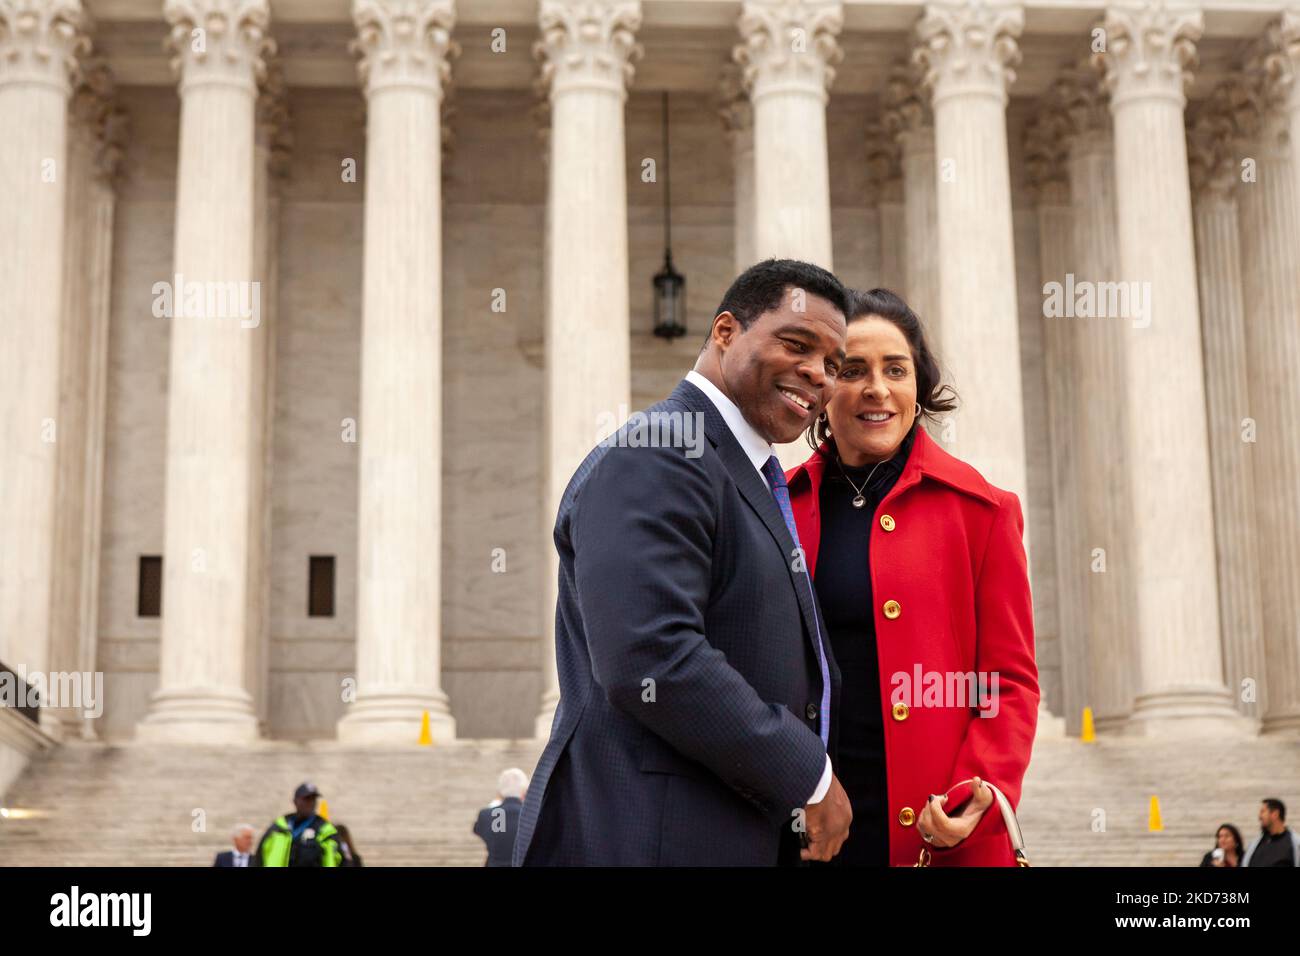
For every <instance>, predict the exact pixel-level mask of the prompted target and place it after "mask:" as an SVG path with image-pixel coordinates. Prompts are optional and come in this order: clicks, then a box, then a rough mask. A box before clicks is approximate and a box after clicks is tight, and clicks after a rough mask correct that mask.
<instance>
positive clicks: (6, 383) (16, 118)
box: [0, 0, 84, 672]
mask: <svg viewBox="0 0 1300 956" xmlns="http://www.w3.org/2000/svg"><path fill="white" fill-rule="evenodd" d="M81 24H82V13H81V5H80V3H77V2H75V0H62V2H53V0H18V2H13V3H10V4H7V5H5V6H4V7H0V131H2V132H0V435H3V436H4V438H3V441H0V456H2V457H0V529H3V530H0V662H3V663H4V664H5V665H7V666H8V667H11V668H13V669H15V670H20V671H24V672H32V671H35V672H44V671H45V670H47V669H48V666H49V654H50V630H51V621H50V599H51V594H52V590H53V542H54V522H55V494H56V474H57V456H58V447H59V443H60V442H61V441H62V440H63V435H62V432H61V425H60V422H59V324H60V314H61V306H62V298H63V297H62V289H63V282H64V275H63V270H64V241H65V234H66V223H65V207H66V202H67V190H68V182H69V175H68V172H69V171H68V168H67V161H66V160H67V135H66V129H67V117H68V94H69V92H70V89H71V87H70V83H71V79H72V76H73V75H74V73H75V69H76V68H75V58H76V55H77V53H78V52H79V51H80V49H81V47H82V45H83V44H84V40H83V39H82V37H81V35H80V33H79V32H78V31H79V30H80V28H81Z"/></svg>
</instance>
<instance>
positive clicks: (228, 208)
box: [137, 0, 274, 744]
mask: <svg viewBox="0 0 1300 956" xmlns="http://www.w3.org/2000/svg"><path fill="white" fill-rule="evenodd" d="M163 9H164V13H165V15H166V17H167V20H168V22H169V23H170V24H171V25H172V32H171V48H172V51H173V53H174V57H173V60H172V66H173V69H174V70H175V71H176V72H177V74H178V77H179V80H180V97H181V123H180V126H181V128H180V159H179V167H178V169H177V177H176V178H177V185H176V239H175V243H176V245H175V261H174V267H173V270H172V275H171V276H168V277H166V281H167V282H168V284H173V283H175V287H174V290H173V296H172V302H171V311H170V313H169V314H167V315H166V317H164V318H162V319H160V321H163V322H167V323H169V324H170V326H171V366H170V376H169V379H168V394H167V483H166V505H165V512H164V513H165V532H164V539H165V542H164V558H163V615H162V643H161V653H160V666H159V688H158V690H157V692H155V694H154V695H153V698H152V699H151V701H150V707H149V712H148V713H147V714H146V715H145V718H144V720H142V721H141V722H140V724H139V726H138V728H137V737H139V738H141V739H146V740H166V741H172V742H178V743H180V742H184V743H202V744H206V743H227V742H242V741H248V740H252V739H254V738H256V737H257V720H256V715H255V713H254V709H253V699H252V696H251V695H250V693H249V689H248V679H247V675H248V669H247V662H248V646H247V645H248V618H247V614H248V600H249V594H248V580H247V574H248V560H249V553H250V542H249V534H248V531H249V509H250V507H251V506H252V501H253V495H252V481H251V475H252V463H251V461H250V458H251V455H252V448H251V447H250V442H249V429H248V420H249V415H250V414H251V403H252V399H253V394H252V385H253V335H252V334H251V333H252V332H253V331H254V329H253V328H252V323H254V322H255V321H256V314H255V312H254V311H253V310H252V309H251V308H248V307H249V306H252V305H254V304H255V303H259V301H260V296H261V290H260V288H259V287H258V286H257V285H256V278H257V277H256V273H255V269H254V264H253V181H254V177H253V119H254V114H253V106H254V101H255V99H256V96H257V81H258V79H259V77H260V75H261V73H262V70H263V59H262V58H263V56H264V55H265V54H266V53H267V52H268V51H269V50H271V49H273V46H274V45H273V44H272V43H271V41H270V40H269V39H268V38H267V36H266V27H267V21H268V13H267V5H266V3H265V0H263V2H260V3H257V2H252V3H246V2H236V0H167V3H166V4H165V5H164V8H163ZM177 277H179V279H177ZM155 291H156V290H155Z"/></svg>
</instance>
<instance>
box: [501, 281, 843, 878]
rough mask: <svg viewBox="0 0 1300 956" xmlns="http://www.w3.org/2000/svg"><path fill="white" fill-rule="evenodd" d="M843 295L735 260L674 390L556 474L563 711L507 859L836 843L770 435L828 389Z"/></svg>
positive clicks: (812, 612)
mask: <svg viewBox="0 0 1300 956" xmlns="http://www.w3.org/2000/svg"><path fill="white" fill-rule="evenodd" d="M846 298H847V297H846V294H845V290H844V287H843V286H842V285H841V284H840V283H839V282H838V281H837V280H836V278H835V277H834V276H833V275H831V274H830V273H829V272H826V271H825V270H823V269H820V268H818V267H816V266H813V265H809V264H807V263H802V262H795V261H792V260H768V261H766V262H762V263H759V264H758V265H756V266H754V267H752V268H750V269H748V270H746V272H745V273H744V274H743V275H741V276H740V277H739V278H738V279H737V280H736V281H735V282H734V283H733V284H732V286H731V288H730V289H729V290H728V291H727V293H726V295H725V296H724V298H723V300H722V303H721V305H720V306H719V307H718V310H717V312H716V314H715V317H714V319H713V324H712V327H711V329H710V332H709V338H708V341H707V343H706V345H705V347H704V349H703V350H702V351H701V353H700V358H699V360H698V361H697V362H696V364H695V369H694V370H693V371H692V372H690V373H689V374H688V375H687V378H686V380H685V381H683V382H681V383H680V384H679V385H678V386H677V388H676V390H675V391H674V392H673V394H672V396H671V397H670V398H668V399H667V400H666V401H664V402H660V403H659V404H657V405H654V406H652V407H651V408H650V409H648V410H647V411H646V412H644V413H639V414H637V415H633V416H632V418H631V419H629V421H628V423H627V424H625V425H624V426H623V428H621V429H620V430H619V431H618V432H617V433H615V434H614V435H613V436H612V437H611V438H609V439H606V440H605V441H603V442H601V444H600V445H599V446H598V447H597V448H596V449H594V450H593V451H592V452H591V453H590V454H589V455H588V456H587V458H586V459H585V460H584V461H583V462H582V464H581V465H580V466H579V467H578V470H577V471H576V472H575V473H574V476H573V478H572V480H571V481H570V482H569V485H568V487H567V489H566V490H565V493H564V496H563V499H562V501H561V504H560V508H559V514H558V516H557V517H556V522H555V545H556V548H557V550H558V551H559V557H560V579H559V597H558V601H557V606H556V622H555V645H556V666H557V673H558V676H559V682H560V703H559V706H558V708H557V710H556V714H555V720H554V723H553V724H552V726H551V736H550V740H549V741H548V743H547V745H546V748H545V750H544V751H543V753H542V756H541V758H540V760H539V761H538V764H537V769H536V771H535V772H534V774H533V782H532V785H531V786H530V787H529V790H528V797H527V799H526V800H525V801H524V809H523V813H522V815H521V817H520V822H519V837H518V840H517V841H516V845H515V855H514V862H515V865H517V866H518V865H535V864H536V865H562V866H563V865H642V866H644V865H650V866H654V865H688V866H696V865H749V866H770V865H775V864H778V863H797V862H799V860H800V859H805V860H807V859H817V860H827V859H830V858H831V857H832V856H834V855H835V853H837V852H838V851H839V847H840V844H841V843H843V841H844V839H845V837H846V836H847V835H848V827H849V821H850V819H851V816H852V812H851V810H850V808H849V802H848V799H847V797H846V796H845V794H844V790H843V788H841V787H840V785H839V781H838V780H836V779H835V777H834V774H833V770H832V764H831V759H830V756H828V746H827V742H828V737H829V734H830V730H831V722H832V717H833V713H834V704H833V699H834V697H835V685H836V684H837V682H838V671H837V670H836V669H835V665H834V661H833V660H832V659H831V657H830V653H829V649H830V642H829V640H827V638H826V636H825V633H824V630H823V628H822V626H821V624H820V621H819V616H820V612H819V611H818V608H817V605H816V598H815V596H814V593H813V590H812V584H811V579H810V578H809V576H808V574H807V571H806V570H805V567H804V563H803V560H802V553H801V552H800V550H799V549H798V547H797V544H796V541H795V532H794V521H793V517H792V516H791V515H790V514H789V497H788V495H787V494H785V479H784V476H783V475H782V473H781V469H780V466H779V463H778V462H777V460H776V457H775V455H774V453H773V452H774V450H773V448H772V443H774V442H777V443H781V442H790V441H793V440H795V439H796V438H798V437H799V435H800V434H801V433H802V432H803V431H804V429H805V428H807V427H808V426H809V425H811V424H812V423H813V421H814V420H815V419H816V417H817V416H818V415H819V414H820V413H821V411H822V408H823V406H824V405H825V403H826V401H827V400H828V399H829V398H830V392H831V388H832V387H833V385H834V381H835V374H836V370H837V368H838V364H839V362H841V361H843V357H844V334H845V319H844V310H845V308H846ZM581 387H582V383H581V382H575V383H574V388H581ZM701 432H702V434H701ZM783 495H784V500H783V499H782V496H783Z"/></svg>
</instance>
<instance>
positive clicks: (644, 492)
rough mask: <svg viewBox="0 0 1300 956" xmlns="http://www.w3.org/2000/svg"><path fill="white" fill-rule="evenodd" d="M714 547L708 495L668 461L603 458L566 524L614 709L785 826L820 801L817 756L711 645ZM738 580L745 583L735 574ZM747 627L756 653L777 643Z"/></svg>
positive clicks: (622, 451)
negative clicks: (708, 622) (812, 800)
mask: <svg viewBox="0 0 1300 956" xmlns="http://www.w3.org/2000/svg"><path fill="white" fill-rule="evenodd" d="M716 534H717V528H716V502H715V492H714V489H713V487H712V485H711V483H710V480H709V476H708V474H707V472H706V471H705V469H704V466H703V464H702V462H701V460H700V459H690V458H687V457H686V456H685V454H684V453H683V452H682V451H681V450H680V449H671V448H646V447H641V448H613V449H611V450H610V451H609V452H608V453H607V454H606V455H605V457H604V458H603V459H602V460H601V462H600V463H599V465H598V466H597V467H596V469H595V470H594V471H593V472H592V474H591V475H590V476H589V478H588V480H587V482H586V484H585V486H584V487H583V489H582V492H581V494H580V496H579V498H578V501H577V503H576V507H575V512H574V514H573V521H572V525H571V535H572V545H573V551H574V587H575V589H576V592H577V596H578V601H579V604H580V607H581V610H582V616H583V622H584V624H585V627H586V634H587V643H588V648H589V651H590V654H591V663H592V673H593V675H594V677H595V680H596V682H597V683H598V684H599V685H600V687H601V688H602V689H603V690H604V692H605V694H606V696H607V697H608V698H609V701H610V703H611V704H612V705H613V706H615V707H617V708H618V709H619V710H620V711H622V712H623V713H625V714H628V715H629V716H631V717H633V718H635V719H636V720H638V721H640V722H641V723H642V724H644V725H645V726H646V727H647V728H649V729H650V730H651V731H653V732H654V733H656V734H658V735H659V736H660V737H662V738H663V739H664V740H665V741H667V743H668V744H669V745H670V746H672V747H673V748H674V749H676V750H677V751H678V752H679V753H681V754H682V755H683V756H685V757H688V758H690V759H691V760H695V761H698V762H699V763H701V764H703V765H704V766H705V767H707V768H709V769H710V770H711V771H713V773H715V774H716V775H717V776H718V777H720V778H721V779H722V780H723V781H724V782H725V783H726V784H727V785H728V786H730V787H731V788H733V789H734V790H735V791H736V792H737V793H739V794H740V795H741V796H743V797H745V798H746V799H748V800H750V801H751V802H752V803H754V804H755V805H756V806H758V807H759V808H760V809H761V810H762V811H763V812H764V813H766V814H768V815H769V816H770V817H771V818H772V819H773V821H774V822H779V823H784V822H788V821H789V820H790V814H791V812H792V811H793V810H794V809H795V808H798V807H802V806H804V804H805V803H806V802H807V800H808V798H809V797H810V796H811V795H812V793H813V791H814V790H815V789H816V788H817V784H818V782H819V781H820V779H821V775H822V772H823V770H824V769H825V766H826V751H825V748H824V747H823V746H822V742H821V739H820V738H819V737H818V736H817V735H816V734H815V733H813V731H811V730H809V729H808V728H807V727H806V726H804V725H803V723H801V722H800V721H799V720H798V719H797V718H796V717H795V716H794V715H793V714H792V713H790V711H789V710H787V709H786V708H785V707H784V706H782V705H780V704H775V703H768V702H766V701H764V700H762V699H761V698H760V697H759V696H758V693H757V692H756V691H755V690H754V688H753V687H752V686H750V684H749V683H748V681H746V680H745V678H744V677H743V676H741V674H740V673H739V672H737V671H736V670H735V669H734V668H733V667H732V666H731V665H730V664H728V663H727V660H726V657H725V655H723V653H722V652H721V651H719V650H717V649H716V648H714V647H713V646H711V645H710V644H709V642H708V639H707V635H706V634H705V633H704V614H705V609H706V608H707V606H708V602H709V591H710V587H711V579H712V571H711V566H712V560H713V546H714V537H715V535H716ZM735 570H736V573H738V574H742V575H743V574H744V573H745V567H744V562H743V561H742V563H741V566H740V567H738V568H736V569H735ZM796 623H797V622H796ZM753 627H754V631H755V634H754V639H755V640H773V639H779V638H777V637H776V635H772V634H763V633H762V629H763V627H764V622H763V621H759V620H755V621H754V622H753ZM788 639H789V640H791V641H802V639H803V638H802V635H801V634H800V633H799V632H797V631H796V632H794V633H792V634H791V635H790V636H789V637H788ZM650 681H653V684H651V683H648V682H650ZM651 697H653V700H651V699H650V698H651Z"/></svg>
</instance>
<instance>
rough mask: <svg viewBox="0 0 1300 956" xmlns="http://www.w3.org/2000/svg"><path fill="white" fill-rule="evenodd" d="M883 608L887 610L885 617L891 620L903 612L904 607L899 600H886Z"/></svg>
mask: <svg viewBox="0 0 1300 956" xmlns="http://www.w3.org/2000/svg"><path fill="white" fill-rule="evenodd" d="M882 610H883V611H884V612H885V617H887V618H889V619H890V620H891V621H892V620H894V619H895V618H897V617H898V615H900V614H902V613H903V608H902V606H901V605H900V604H899V603H898V602H897V601H886V602H885V606H884V607H883V608H882Z"/></svg>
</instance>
